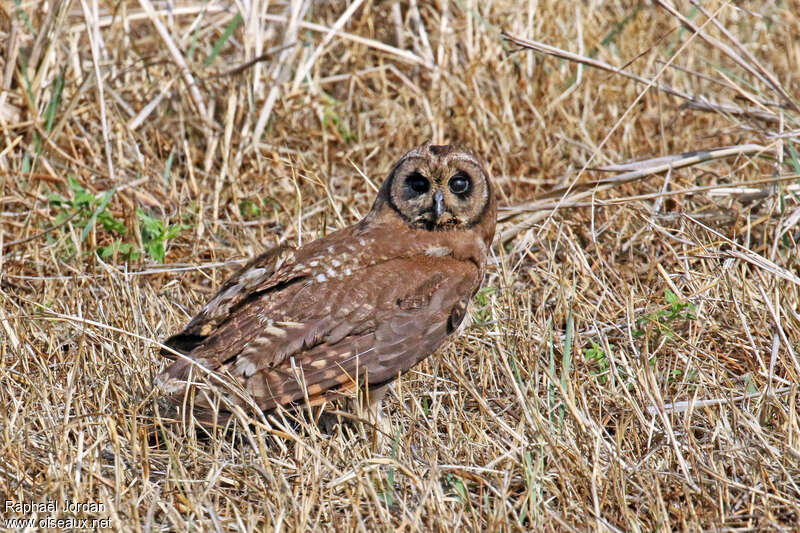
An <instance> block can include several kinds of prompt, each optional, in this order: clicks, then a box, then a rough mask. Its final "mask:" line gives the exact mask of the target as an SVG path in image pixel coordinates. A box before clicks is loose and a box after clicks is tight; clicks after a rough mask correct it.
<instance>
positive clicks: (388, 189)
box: [372, 143, 497, 244]
mask: <svg viewBox="0 0 800 533" xmlns="http://www.w3.org/2000/svg"><path fill="white" fill-rule="evenodd" d="M496 207H497V206H496V199H495V195H494V189H493V186H492V183H491V179H490V177H489V173H488V172H487V171H486V170H485V169H484V165H483V163H482V161H481V159H480V158H479V157H478V156H476V155H475V154H474V153H473V152H472V151H471V150H469V149H467V148H463V147H460V146H455V145H435V144H430V143H425V144H423V145H422V146H418V147H416V148H414V149H412V150H410V151H409V152H408V153H406V154H405V155H404V156H403V157H401V158H400V160H399V161H398V162H397V164H396V165H395V166H394V168H393V169H392V171H391V172H390V173H389V177H388V178H387V179H386V181H385V182H384V184H383V186H382V188H381V190H380V192H379V193H378V197H377V199H376V200H375V204H374V206H373V208H372V213H373V214H380V213H381V212H384V213H383V214H384V216H397V217H400V219H402V221H403V222H404V223H405V224H407V225H408V226H409V227H410V228H412V229H415V230H424V231H458V230H477V231H479V232H480V233H481V236H482V237H483V238H484V241H486V243H487V244H489V243H491V240H492V237H493V236H494V227H495V223H496V219H497V214H496V210H497V209H496Z"/></svg>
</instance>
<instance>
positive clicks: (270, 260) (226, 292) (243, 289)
mask: <svg viewBox="0 0 800 533" xmlns="http://www.w3.org/2000/svg"><path fill="white" fill-rule="evenodd" d="M293 254H294V248H292V247H291V246H287V245H281V246H276V247H274V248H271V249H269V250H267V251H266V252H264V253H262V254H260V255H257V256H256V257H254V258H253V259H251V260H250V261H248V262H247V264H245V265H244V266H243V267H242V268H240V269H239V270H238V271H237V272H236V273H234V274H233V276H231V277H230V278H229V279H228V280H227V281H226V282H225V283H223V284H222V286H221V287H220V288H219V290H218V291H217V293H216V294H215V295H214V296H213V297H212V298H211V300H209V301H208V303H207V304H206V305H205V306H204V307H203V309H201V310H200V312H199V313H197V315H196V316H195V317H194V318H192V320H191V321H190V322H189V323H188V324H187V325H186V327H185V328H183V330H182V331H180V332H179V333H176V334H175V335H172V336H171V337H169V338H167V339H166V340H165V341H164V342H163V344H165V345H166V346H169V347H170V348H172V349H173V350H175V351H178V352H181V353H189V352H191V351H192V350H193V349H195V348H196V347H197V346H199V345H200V344H201V343H202V342H203V341H204V340H205V339H207V338H208V336H209V335H211V334H212V333H213V331H214V330H215V329H216V328H218V327H219V326H220V324H221V323H222V322H223V321H225V319H227V318H228V316H229V315H230V312H231V310H232V309H234V308H235V307H236V306H238V305H240V304H241V303H242V301H243V300H245V299H246V298H247V297H248V296H249V295H250V294H251V292H252V290H253V289H254V288H256V287H258V286H260V285H264V284H265V283H266V282H268V280H270V279H271V278H272V276H273V275H274V274H275V272H276V271H277V270H279V269H280V268H281V266H282V265H283V264H284V263H285V262H286V260H287V259H290V258H291V257H293ZM161 355H163V356H164V357H167V358H169V359H175V354H174V353H172V352H170V351H168V350H164V349H162V350H161Z"/></svg>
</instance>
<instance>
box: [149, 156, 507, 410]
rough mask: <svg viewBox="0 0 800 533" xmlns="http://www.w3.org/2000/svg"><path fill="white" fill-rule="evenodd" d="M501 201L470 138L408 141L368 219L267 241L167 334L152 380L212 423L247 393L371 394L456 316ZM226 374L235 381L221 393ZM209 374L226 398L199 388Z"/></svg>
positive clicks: (271, 400) (306, 400)
mask: <svg viewBox="0 0 800 533" xmlns="http://www.w3.org/2000/svg"><path fill="white" fill-rule="evenodd" d="M496 208H497V201H496V198H495V193H494V190H493V185H492V181H491V179H490V177H489V174H488V173H487V171H486V169H485V167H484V165H483V163H482V161H481V159H480V158H479V157H477V156H476V155H475V154H474V153H473V152H472V151H470V150H468V149H465V148H461V147H458V146H452V145H432V144H430V143H426V144H423V145H422V146H419V147H417V148H414V149H413V150H411V151H409V152H408V153H406V154H405V155H404V156H403V157H401V158H400V160H399V161H398V162H397V163H396V164H395V165H394V167H393V168H392V170H391V172H390V173H389V176H388V178H387V179H386V181H385V182H384V183H383V185H382V187H381V189H380V191H379V192H378V195H377V198H376V199H375V202H374V204H373V206H372V209H371V210H370V212H369V213H368V214H367V215H366V216H365V217H364V218H363V219H362V220H361V221H359V222H357V223H356V224H353V225H352V226H349V227H346V228H344V229H341V230H339V231H336V232H334V233H331V234H328V235H326V236H325V237H322V238H321V239H317V240H315V241H313V242H309V243H308V244H305V245H303V246H301V247H299V248H293V247H290V246H286V245H284V246H278V247H276V248H273V249H271V250H269V251H267V252H265V253H263V254H261V255H259V256H257V257H255V258H254V259H252V260H251V261H250V262H249V263H247V264H246V265H245V266H244V267H242V268H241V269H240V270H239V271H238V272H236V273H235V274H234V275H233V276H232V277H231V278H230V279H229V280H227V281H226V282H225V283H224V284H223V285H222V286H221V287H220V289H219V291H218V292H217V294H216V295H215V296H214V297H213V298H211V300H210V301H209V302H208V303H207V304H206V305H205V307H203V308H202V310H201V311H200V312H199V313H198V314H197V316H195V317H194V318H193V319H192V320H191V321H190V322H189V323H188V324H187V325H186V327H185V328H184V329H183V331H181V332H179V333H177V334H175V335H173V336H171V337H169V338H168V339H166V340H165V341H164V344H165V345H166V346H167V347H169V348H170V349H171V350H164V349H162V352H161V353H162V355H164V356H165V357H167V358H170V359H172V363H171V364H170V365H169V366H168V367H167V369H166V370H165V371H164V372H163V373H161V374H160V375H158V376H157V378H156V384H157V385H158V386H159V387H160V388H161V389H162V391H163V392H164V393H165V395H166V397H167V398H168V399H169V400H170V401H171V402H172V403H174V404H175V405H176V406H183V407H184V408H185V407H186V406H187V399H188V398H193V404H192V405H191V412H192V413H193V415H194V416H195V418H196V419H198V420H199V421H200V422H201V423H205V424H213V423H215V422H216V423H218V424H221V423H224V422H225V421H226V420H227V419H228V418H229V417H230V415H231V408H232V407H233V406H236V405H239V406H241V407H243V408H246V406H247V405H248V403H250V402H249V401H247V400H248V398H247V396H249V397H250V398H249V399H250V400H252V402H254V403H255V404H256V405H257V406H258V407H259V408H260V409H261V410H262V411H270V410H274V409H276V408H277V407H279V406H284V407H292V406H299V405H304V404H306V405H308V404H310V405H312V406H313V405H319V404H322V403H324V402H326V401H329V400H333V399H336V398H340V397H342V396H343V395H349V394H351V393H352V392H353V390H354V389H356V390H358V391H362V392H363V391H369V394H368V395H367V401H368V403H370V407H372V408H374V407H375V406H376V405H379V401H380V398H381V397H382V395H383V391H385V388H386V386H387V385H388V384H389V383H390V382H392V381H393V380H395V379H397V377H398V376H400V375H402V374H404V373H405V372H408V370H409V369H411V368H412V367H414V365H416V364H417V363H419V362H420V361H422V360H423V359H425V358H426V357H428V356H429V355H431V354H432V353H433V352H434V351H436V349H437V348H439V346H441V345H442V344H443V343H444V342H445V341H446V340H447V339H448V338H449V337H451V336H452V335H453V334H454V332H455V331H456V329H457V328H458V327H459V325H460V324H461V322H462V320H463V319H464V316H465V314H466V311H467V304H468V303H469V301H470V299H471V298H472V296H473V295H474V294H475V292H476V291H477V290H478V288H479V287H480V284H481V281H482V280H483V277H484V272H485V270H486V258H487V251H488V249H489V246H490V245H491V243H492V239H493V237H494V231H495V223H496V218H497V214H496ZM174 352H177V353H179V354H182V355H180V356H179V355H176V354H175V353H174ZM231 382H233V385H234V388H237V389H239V392H238V394H227V393H226V391H228V392H230V391H231V390H232V389H231V387H230V383H231ZM209 383H211V384H214V385H217V386H218V387H216V388H217V389H218V390H220V391H222V393H223V394H224V397H225V401H223V402H221V403H220V402H219V401H218V400H216V401H215V399H214V398H215V396H214V395H213V394H210V393H208V392H207V391H206V392H205V393H204V392H203V391H204V389H203V387H204V386H205V387H207V386H208V384H209ZM224 383H227V385H226V386H225V387H219V385H222V384H224ZM189 387H196V389H195V390H194V391H193V394H191V395H187V392H189V390H190V389H189Z"/></svg>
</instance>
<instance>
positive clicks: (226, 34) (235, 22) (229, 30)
mask: <svg viewBox="0 0 800 533" xmlns="http://www.w3.org/2000/svg"><path fill="white" fill-rule="evenodd" d="M241 22H242V15H240V14H239V13H236V16H235V17H233V19H232V20H231V21H230V22H229V23H228V25H227V26H225V31H223V32H222V35H220V36H219V39H217V42H215V43H214V49H213V50H211V54H210V55H209V56H208V57H207V58H206V60H205V61H204V62H203V64H204V65H205V66H209V65H211V63H213V62H214V60H215V59H216V58H217V56H218V55H219V53H220V51H221V50H222V47H223V46H225V43H227V42H228V39H230V38H231V35H233V32H234V31H235V30H236V27H237V26H239V24H241Z"/></svg>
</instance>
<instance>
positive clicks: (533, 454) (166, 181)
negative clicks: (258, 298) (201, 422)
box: [0, 0, 800, 531]
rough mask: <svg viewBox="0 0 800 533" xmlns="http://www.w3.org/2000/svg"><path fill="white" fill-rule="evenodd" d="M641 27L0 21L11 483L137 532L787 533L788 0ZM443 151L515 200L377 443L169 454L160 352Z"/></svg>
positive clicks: (275, 434)
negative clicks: (234, 282)
mask: <svg viewBox="0 0 800 533" xmlns="http://www.w3.org/2000/svg"><path fill="white" fill-rule="evenodd" d="M656 4H660V2H657V3H656ZM656 4H651V3H648V2H636V1H623V0H610V1H607V2H599V1H590V2H574V3H572V2H558V1H555V0H547V1H545V0H542V1H535V0H532V1H530V2H512V1H510V0H496V1H494V2H482V1H477V0H454V1H449V0H440V1H437V2H422V1H417V0H411V1H397V2H395V1H372V0H356V1H352V2H349V3H347V2H312V1H309V0H291V1H283V2H269V1H259V0H250V1H242V2H230V3H228V2H201V1H198V0H186V1H174V2H162V1H154V0H138V1H137V0H115V1H107V0H80V1H79V0H63V1H58V0H55V1H54V0H48V1H42V2H40V1H38V0H35V1H34V0H14V2H11V1H9V2H4V3H3V4H2V6H0V54H2V55H0V135H1V136H2V142H0V176H2V181H0V183H1V184H2V185H0V203H1V204H2V206H0V211H2V218H1V219H0V220H1V222H0V243H2V246H1V247H0V248H1V249H2V252H0V282H1V283H2V286H1V287H0V430H1V432H0V435H1V436H0V494H3V495H5V499H10V500H13V501H15V502H53V501H54V502H57V503H58V504H59V505H61V503H60V502H63V500H65V499H71V500H74V501H81V502H96V503H102V505H103V510H102V511H101V512H80V513H77V515H76V514H75V513H70V512H67V511H65V510H63V509H59V510H58V512H56V513H55V514H53V513H50V514H48V513H39V515H37V516H38V518H43V517H48V516H55V517H65V518H66V517H70V516H79V517H87V518H108V519H109V524H110V527H111V528H113V529H122V530H135V531H157V530H165V529H176V530H189V529H192V530H221V531H226V530H237V529H246V530H251V529H257V530H299V531H308V530H318V529H336V530H351V529H353V530H362V531H370V530H392V529H400V530H449V531H458V530H462V529H464V528H466V529H468V530H473V531H475V530H486V531H495V530H512V531H513V530H524V529H531V528H536V529H546V530H573V529H577V530H586V529H596V530H598V531H603V530H612V531H614V530H624V531H629V530H630V531H634V530H642V531H656V530H658V531H664V530H670V529H680V530H684V529H686V530H704V529H712V530H718V531H722V530H737V531H742V530H749V529H759V530H790V529H796V528H797V527H798V526H797V524H798V522H799V521H800V486H799V485H800V426H799V425H798V416H797V413H798V387H797V384H798V381H799V380H800V307H798V306H799V305H800V294H799V289H800V278H798V274H799V273H800V259H798V256H799V255H800V254H798V240H800V226H799V225H798V220H800V200H799V198H800V197H799V196H798V181H799V180H800V176H798V173H800V161H799V157H798V152H800V109H798V107H797V102H798V101H799V100H800V98H799V97H798V95H800V76H798V65H800V38H798V35H800V19H799V18H798V15H797V14H798V12H800V5H798V2H797V1H796V0H792V1H780V0H766V1H758V2H756V1H752V2H749V1H744V2H737V3H736V5H733V4H731V3H730V2H722V1H720V0H708V1H705V2H703V3H702V4H692V3H690V2H688V1H681V2H679V3H678V5H677V7H676V8H675V11H674V12H670V10H669V9H668V6H669V5H670V4H668V3H666V2H665V3H664V5H656ZM681 17H685V18H684V19H683V20H682V19H681ZM332 29H333V30H332ZM334 30H335V31H334ZM504 31H505V32H507V34H508V35H511V36H514V37H515V38H519V39H525V40H531V41H538V42H539V43H544V44H547V45H550V46H552V47H555V48H557V49H561V50H562V51H563V52H569V53H571V54H574V55H576V56H582V57H583V59H580V60H579V58H577V57H571V58H569V59H564V58H554V57H553V56H552V55H546V54H544V55H540V53H539V52H534V51H531V50H529V49H528V48H525V46H527V47H537V46H538V45H536V44H535V43H532V42H527V41H525V42H523V41H517V42H516V43H514V42H511V41H509V40H508V39H505V38H504V35H503V32H504ZM540 48H541V47H540ZM551 53H556V54H558V53H559V52H557V51H555V50H551ZM592 61H593V62H595V63H596V64H595V65H594V66H592V65H590V64H589V63H590V62H592ZM598 63H604V64H607V65H610V66H611V67H612V70H613V69H614V68H624V69H625V71H626V73H630V74H635V75H636V76H639V77H640V81H638V82H637V81H635V80H633V79H631V78H630V77H626V76H625V75H623V74H622V73H614V72H609V71H607V70H602V69H600V68H596V66H597V64H598ZM641 80H643V83H642V81H641ZM687 97H688V98H690V99H692V100H687ZM426 139H432V140H433V141H435V142H437V143H440V142H459V143H465V144H468V145H470V146H473V147H475V148H476V149H477V150H478V151H479V152H481V153H482V154H484V155H485V157H486V159H487V160H488V162H489V166H490V169H491V171H492V173H493V175H494V176H495V178H496V180H497V182H498V183H499V185H500V188H501V199H500V200H501V205H502V206H504V208H503V209H502V210H501V214H500V220H501V223H500V225H499V231H498V239H497V241H496V243H495V246H494V256H493V259H492V262H491V268H490V273H489V275H488V276H487V279H486V282H485V288H484V289H483V290H482V291H481V292H480V293H479V295H478V296H477V297H476V300H475V302H474V310H473V316H474V322H473V325H472V326H471V327H470V328H469V329H468V330H467V331H466V333H465V334H464V335H463V336H462V337H461V338H459V339H458V340H457V341H456V342H454V343H452V344H450V345H448V346H447V347H445V348H443V349H441V350H440V351H439V353H438V354H437V357H433V358H430V359H429V361H427V362H425V363H424V364H422V365H420V366H419V367H418V368H416V369H415V371H413V372H411V373H410V374H408V375H407V376H405V377H404V378H402V379H401V380H400V381H399V382H398V384H397V386H396V388H395V390H394V393H393V394H392V395H391V398H390V399H389V401H388V404H387V405H386V410H387V412H388V414H389V416H390V422H391V427H392V431H393V433H394V434H393V435H391V436H390V437H389V438H387V439H384V440H383V442H377V441H376V440H375V439H373V437H374V435H375V432H374V431H373V429H372V428H371V427H370V426H368V425H364V424H358V423H354V424H347V425H345V426H344V427H342V426H338V427H337V428H336V429H335V430H334V431H333V432H332V433H331V434H324V433H322V432H321V431H320V430H318V429H317V427H316V426H314V425H310V424H301V425H299V426H298V424H296V423H286V422H285V420H286V418H288V417H291V416H294V415H293V414H291V413H288V414H285V415H284V416H273V417H272V418H271V424H270V426H266V425H264V424H262V423H259V422H258V420H254V423H253V424H251V425H242V424H238V425H237V426H236V428H235V429H234V430H233V431H229V432H228V433H225V434H217V435H214V436H211V437H203V436H199V437H198V436H197V435H196V434H195V433H194V432H191V431H189V432H188V434H184V433H182V432H180V431H178V432H175V433H174V434H172V433H168V434H166V435H162V436H161V437H162V438H160V439H158V440H157V441H155V440H154V439H152V435H153V430H154V428H155V427H156V426H157V425H158V419H157V418H156V417H154V405H155V401H156V397H155V396H156V395H155V394H154V393H153V391H152V387H151V380H152V378H153V376H154V375H155V374H156V373H157V372H158V371H159V369H160V368H162V367H163V365H164V362H163V361H161V360H160V359H159V357H158V356H157V355H156V353H155V351H156V350H154V348H155V347H156V343H157V341H158V339H161V338H163V337H164V336H165V335H166V334H168V333H169V332H172V331H174V330H175V329H176V328H178V327H179V326H181V325H182V324H183V323H185V321H186V319H187V317H188V316H189V315H191V314H192V313H193V312H194V311H196V310H197V309H198V306H199V305H200V304H202V303H203V301H204V300H205V299H206V298H208V297H209V295H210V294H211V293H212V291H213V290H214V287H216V286H217V285H218V284H219V283H220V282H221V281H222V280H223V279H224V278H225V277H226V276H227V275H228V274H229V273H230V272H231V269H232V268H233V267H234V266H235V265H236V264H238V262H239V261H241V260H243V259H245V258H247V257H248V256H251V255H253V254H255V253H256V252H258V251H260V250H262V249H263V248H264V247H267V246H270V245H272V244H274V243H276V242H282V241H288V242H290V243H296V242H299V241H303V242H306V241H308V240H309V239H313V238H316V237H317V236H319V235H321V234H324V233H325V232H330V231H332V230H334V229H336V228H338V227H341V226H342V225H345V224H349V223H352V222H353V221H355V220H358V219H359V217H360V216H362V215H363V214H364V213H365V212H366V211H367V210H368V208H369V206H370V202H371V199H372V197H373V194H374V192H373V191H374V189H373V187H374V184H376V183H380V181H381V180H382V179H383V177H384V176H385V174H386V172H387V170H388V169H389V166H390V164H391V163H392V161H393V160H395V159H397V158H398V157H399V156H400V155H401V154H402V153H403V152H404V150H406V149H407V148H409V147H411V146H413V145H415V144H417V143H419V142H422V141H424V140H426ZM732 145H735V147H734V148H732V149H730V150H727V151H723V152H711V153H707V154H700V156H699V157H698V158H696V159H687V158H682V157H678V158H673V159H668V160H663V159H656V160H654V161H653V160H652V159H653V158H663V157H666V156H669V155H674V154H679V153H681V152H685V151H690V150H700V149H702V150H712V149H714V148H719V147H725V146H732ZM643 159H651V161H645V162H640V163H637V164H634V165H628V166H620V165H621V164H623V163H626V162H630V161H632V160H639V161H641V160H643ZM665 161H666V164H665ZM670 164H671V167H672V168H670ZM658 165H662V166H660V167H659V166H658ZM601 167H607V168H605V170H603V171H601V170H600V168H601ZM615 176H616V177H617V178H618V179H609V178H611V177H615ZM620 176H621V177H620ZM332 407H333V408H338V407H340V406H332ZM299 416H300V418H302V417H303V416H304V413H300V415H299ZM0 503H2V502H0ZM15 515H16V514H15V513H13V512H6V510H5V508H4V506H3V505H0V517H3V518H7V517H8V516H15ZM25 517H27V518H31V517H33V515H32V514H28V515H26V516H25Z"/></svg>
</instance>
